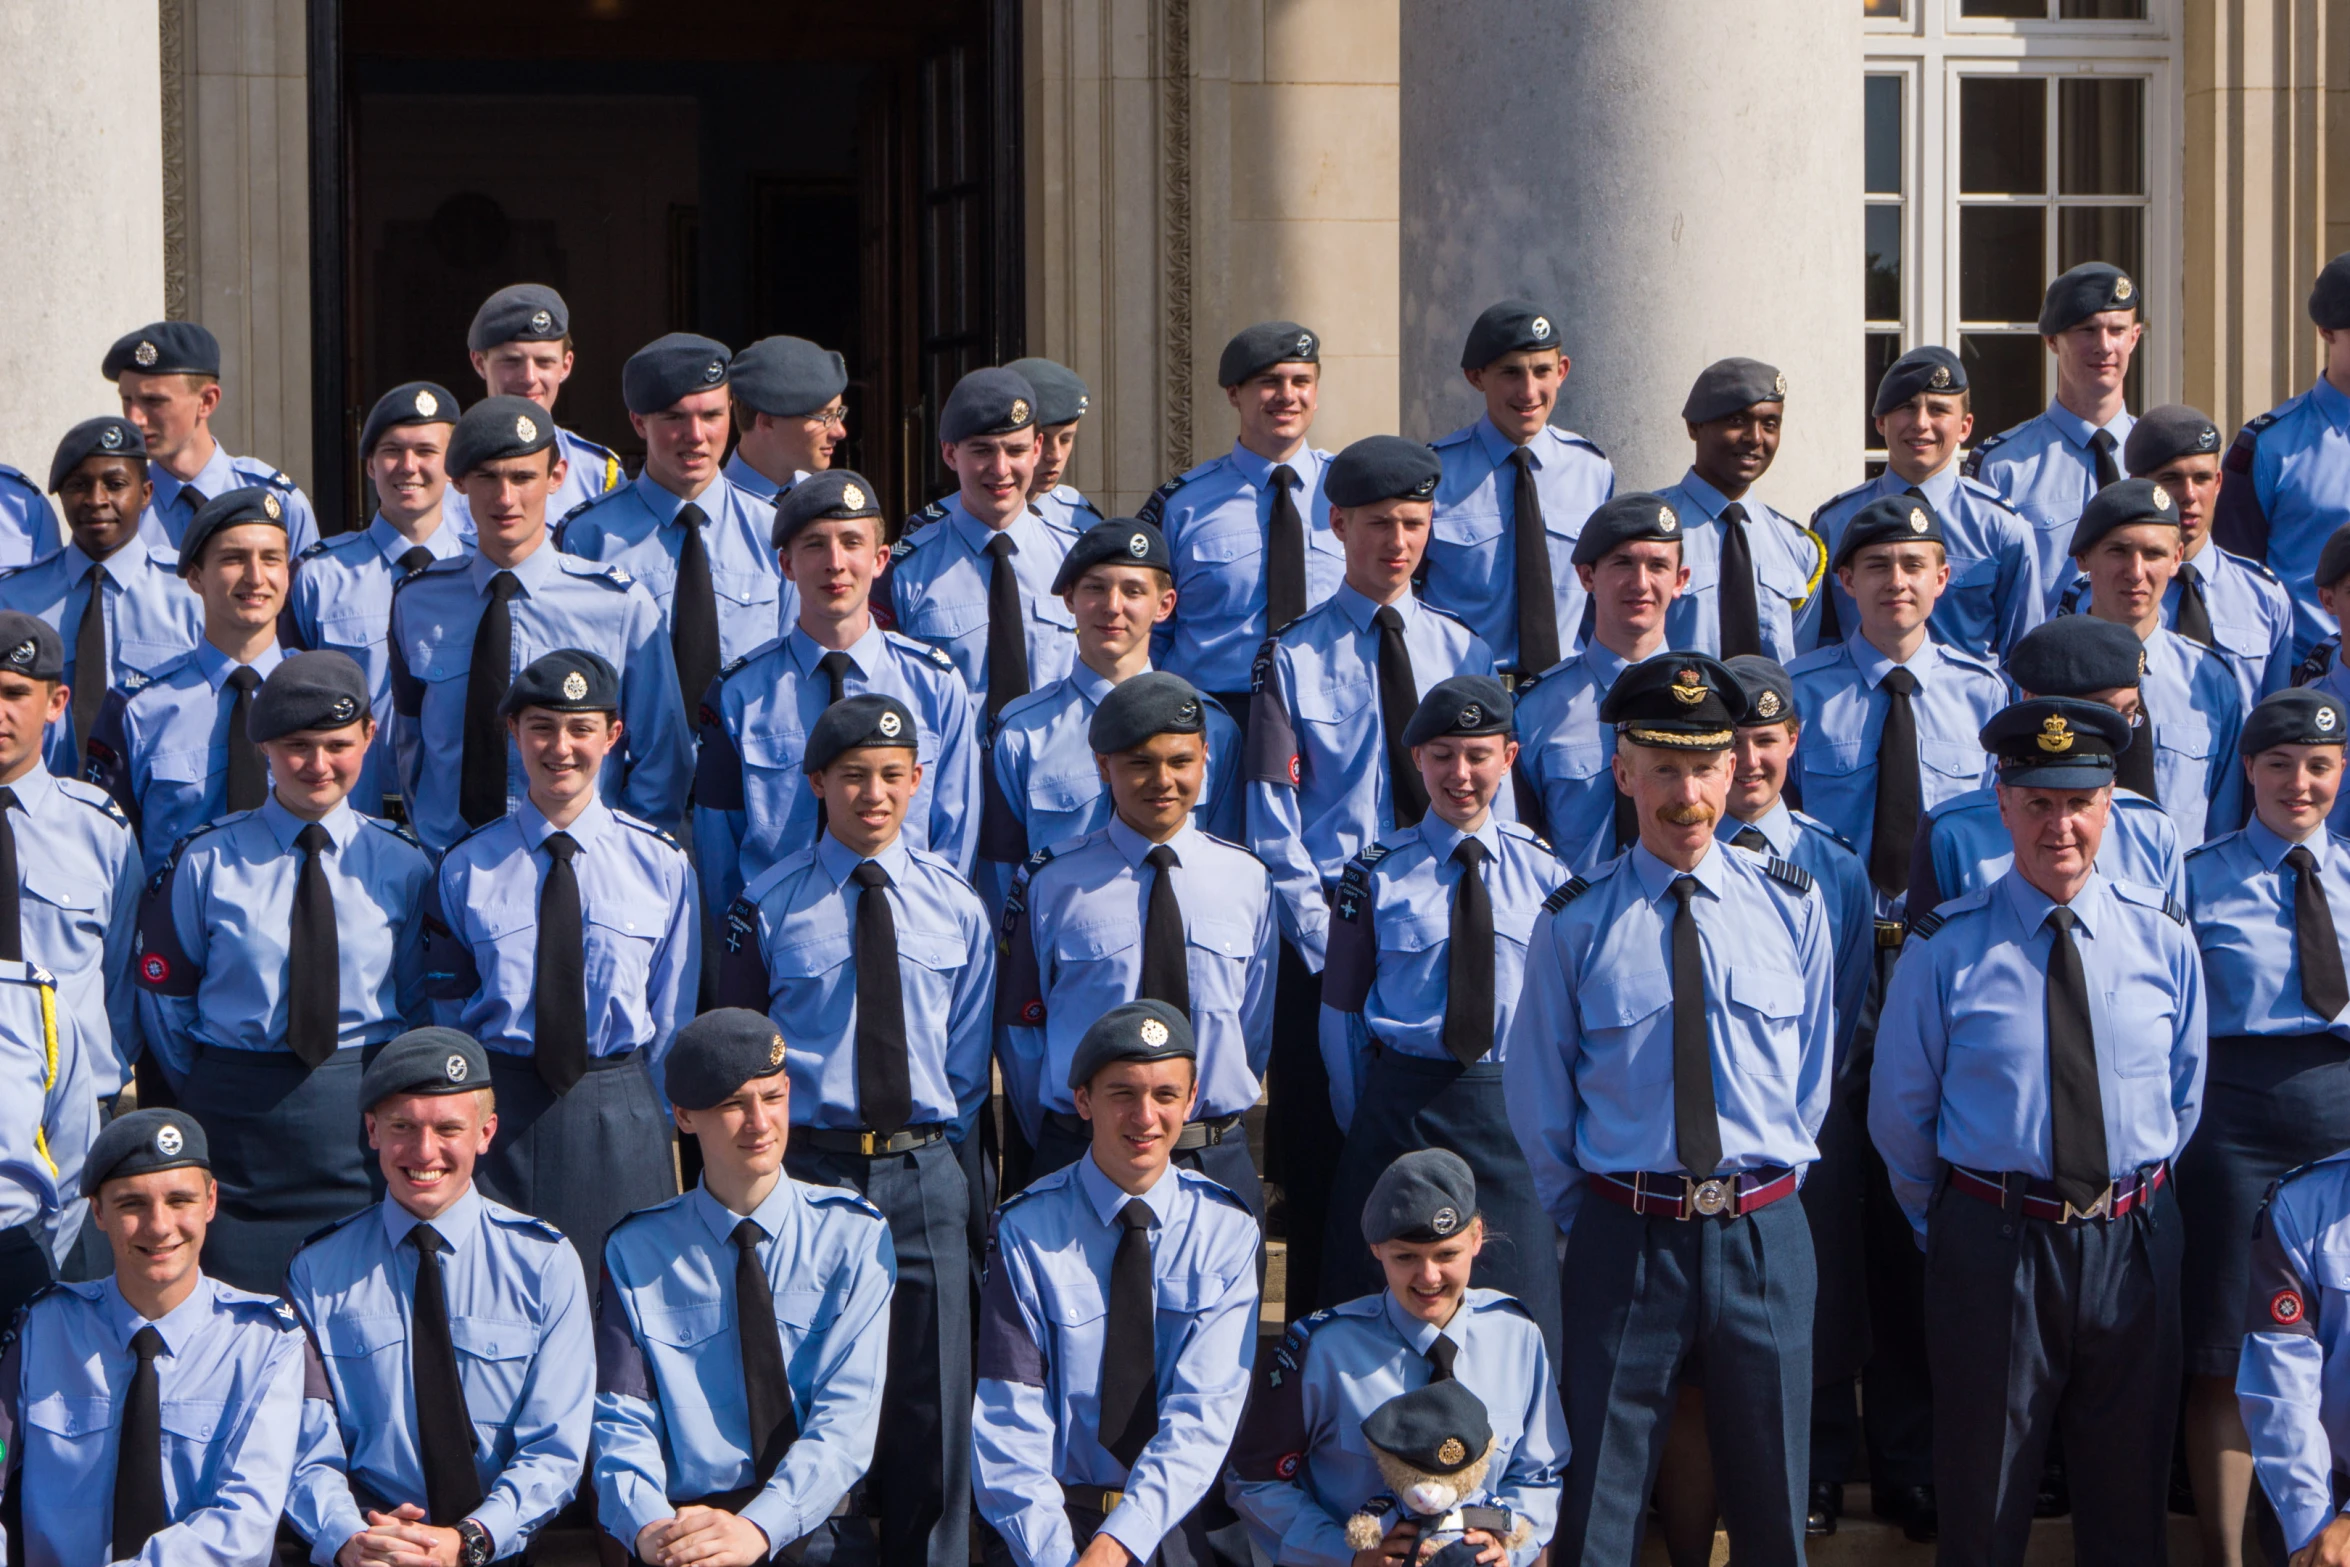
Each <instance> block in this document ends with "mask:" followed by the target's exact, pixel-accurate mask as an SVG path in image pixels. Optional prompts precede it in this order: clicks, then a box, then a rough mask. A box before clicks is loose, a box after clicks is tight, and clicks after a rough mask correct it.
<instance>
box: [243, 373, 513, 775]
mask: <svg viewBox="0 0 2350 1567" xmlns="http://www.w3.org/2000/svg"><path fill="white" fill-rule="evenodd" d="M456 428H457V399H456V398H455V397H453V396H451V395H450V393H449V390H448V388H446V387H443V386H436V385H434V384H433V383H432V382H430V381H410V382H408V383H407V384H406V385H404V386H395V387H393V388H392V389H391V390H390V391H388V392H386V393H384V395H383V396H381V397H379V398H377V399H376V402H375V407H374V408H373V409H371V410H370V411H369V412H368V415H367V424H366V426H365V427H364V428H362V429H361V430H360V432H359V460H360V461H361V462H362V463H364V464H365V465H366V468H367V480H368V483H369V484H371V485H373V486H374V488H375V516H374V518H373V519H372V520H371V521H369V523H368V524H367V526H366V527H364V528H361V529H359V530H357V531H356V532H352V533H338V534H335V535H333V536H332V537H330V538H325V539H321V540H320V541H319V542H318V543H316V544H314V545H312V546H311V547H310V548H309V549H308V550H307V551H305V552H304V553H303V555H302V558H301V560H300V562H299V563H298V565H297V569H296V570H295V572H294V585H293V589H292V591H290V592H289V593H288V594H287V595H286V612H285V616H284V618H283V619H282V620H281V621H280V622H279V625H278V637H279V639H280V640H281V641H283V642H284V643H285V644H286V645H287V646H289V647H297V648H317V649H321V650H325V649H332V650H333V651H335V652H337V653H342V654H346V655H348V656H349V657H350V658H351V659H352V660H353V661H354V662H356V663H357V664H358V665H359V667H360V668H361V669H364V670H365V671H367V690H368V707H369V710H370V711H372V712H373V713H374V714H375V743H374V744H373V745H372V746H370V747H369V748H368V752H367V771H366V772H365V773H363V774H362V775H361V776H360V779H359V786H358V788H357V789H356V790H354V791H353V792H354V793H355V794H357V795H358V797H359V802H360V804H361V805H363V806H365V807H366V808H367V810H368V811H369V812H370V813H371V814H372V813H376V812H381V813H382V814H384V815H386V816H397V817H398V818H399V819H401V820H405V819H406V810H407V806H406V802H405V801H401V800H400V785H399V769H398V767H397V765H396V764H395V762H394V760H393V757H392V728H391V722H392V654H391V645H390V642H389V641H388V640H387V639H388V637H389V635H390V632H391V624H392V590H393V589H394V588H396V587H398V586H399V585H400V583H401V581H402V580H403V579H404V578H407V577H410V576H413V575H415V574H416V573H417V572H419V571H422V570H423V569H424V568H425V567H427V566H429V565H431V564H432V563H433V562H434V561H436V560H452V559H454V558H456V557H457V556H459V555H462V554H464V553H465V551H466V549H467V548H468V544H469V541H468V540H467V539H466V538H465V537H464V536H463V535H462V534H460V532H459V531H458V528H457V526H456V524H455V523H454V522H452V521H449V520H448V519H446V518H444V516H443V515H442V512H443V503H444V502H445V500H446V499H447V497H448V493H449V475H448V472H447V469H446V468H445V467H444V463H445V460H446V459H447V457H448V452H449V437H450V435H451V434H452V433H454V431H455V430H456ZM394 802H398V806H397V810H395V809H394Z"/></svg>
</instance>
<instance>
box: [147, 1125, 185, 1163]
mask: <svg viewBox="0 0 2350 1567" xmlns="http://www.w3.org/2000/svg"><path fill="white" fill-rule="evenodd" d="M187 1145H188V1140H187V1139H186V1138H185V1137H183V1136H181V1135H180V1129H179V1128H178V1127H176V1126H159V1127H157V1128H156V1129H155V1151H156V1152H157V1153H159V1154H161V1155H163V1157H164V1158H166V1159H176V1158H178V1157H179V1151H180V1150H181V1149H182V1148H185V1147H186V1146H187Z"/></svg>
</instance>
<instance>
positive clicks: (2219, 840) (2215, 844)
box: [2156, 806, 2244, 860]
mask: <svg viewBox="0 0 2350 1567" xmlns="http://www.w3.org/2000/svg"><path fill="white" fill-rule="evenodd" d="M2156 809H2157V810H2159V809H2161V807H2160V806H2157V807H2156ZM2243 836H2244V829H2243V828H2241V827H2239V828H2237V829H2236V830H2235V831H2234V832H2223V833H2221V834H2220V835H2219V836H2218V837H2216V838H2206V839H2205V840H2203V842H2201V843H2199V844H2197V845H2195V847H2193V848H2192V849H2189V850H2188V851H2187V852H2186V855H2185V856H2184V857H2185V858H2187V859H2190V860H2191V859H2193V858H2195V856H2197V855H2198V854H2209V853H2210V852H2211V851H2212V850H2214V849H2216V848H2219V847H2220V846H2221V845H2222V844H2226V843H2232V842H2233V841H2235V840H2236V839H2238V838H2241V837H2243Z"/></svg>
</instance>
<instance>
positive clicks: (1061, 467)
mask: <svg viewBox="0 0 2350 1567" xmlns="http://www.w3.org/2000/svg"><path fill="white" fill-rule="evenodd" d="M1004 368H1005V369H1006V370H1009V371H1011V372H1012V373H1013V374H1014V375H1016V376H1019V377H1020V378H1021V379H1023V380H1025V381H1026V382H1027V383H1028V384H1029V385H1030V386H1032V387H1034V388H1035V389H1036V443H1037V450H1036V472H1035V473H1034V474H1032V475H1030V476H1029V480H1028V498H1029V499H1030V500H1031V501H1033V502H1035V504H1036V508H1037V509H1038V510H1039V511H1041V512H1043V513H1044V514H1045V517H1046V519H1047V520H1048V521H1052V522H1057V523H1059V524H1060V525H1061V527H1062V528H1064V529H1065V530H1067V531H1068V532H1070V533H1083V532H1084V531H1085V530H1086V529H1087V528H1089V527H1091V526H1093V525H1094V524H1095V523H1097V522H1099V521H1101V520H1102V509H1101V508H1100V507H1099V506H1096V505H1095V504H1094V503H1093V502H1091V501H1089V500H1087V499H1086V498H1085V493H1084V492H1083V491H1082V490H1080V489H1078V488H1077V486H1076V485H1074V484H1063V483H1062V482H1061V476H1062V475H1063V474H1065V473H1067V472H1068V471H1069V458H1070V456H1071V455H1072V454H1073V453H1075V452H1076V450H1077V421H1078V420H1080V419H1082V418H1084V417H1085V413H1086V410H1087V409H1088V408H1090V407H1092V406H1093V397H1092V394H1091V393H1089V392H1087V391H1086V389H1085V383H1084V382H1083V381H1082V380H1080V379H1079V378H1078V375H1077V372H1076V371H1074V370H1072V369H1070V368H1069V367H1068V366H1067V365H1063V364H1056V363H1054V362H1053V361H1052V360H1050V359H1015V360H1013V361H1012V362H1011V363H1010V364H1008V365H1006V366H1004Z"/></svg>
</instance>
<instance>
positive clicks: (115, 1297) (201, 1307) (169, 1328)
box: [104, 1273, 219, 1359]
mask: <svg viewBox="0 0 2350 1567" xmlns="http://www.w3.org/2000/svg"><path fill="white" fill-rule="evenodd" d="M218 1288H219V1286H218V1285H217V1284H215V1283H214V1282H213V1279H212V1275H211V1274H209V1273H199V1274H197V1275H196V1287H195V1288H194V1289H192V1290H190V1291H188V1298H187V1299H186V1300H183V1301H181V1302H180V1303H179V1304H178V1305H176V1306H174V1307H172V1308H171V1310H169V1311H167V1312H165V1313H164V1314H163V1315H162V1316H160V1317H157V1318H156V1319H155V1320H154V1321H153V1322H149V1321H148V1320H147V1319H146V1318H145V1317H142V1316H140V1315H139V1313H138V1308H136V1307H134V1306H133V1305H132V1304H131V1303H130V1302H129V1301H128V1300H126V1299H124V1298H123V1293H122V1286H121V1285H120V1284H118V1283H116V1282H115V1281H114V1280H113V1279H112V1278H108V1279H107V1281H106V1296H105V1302H104V1304H105V1308H106V1323H107V1326H108V1327H110V1328H112V1329H113V1330H114V1341H115V1343H116V1344H118V1345H120V1346H121V1348H122V1352H123V1353H124V1354H126V1355H127V1354H129V1353H130V1352H131V1336H132V1335H133V1334H135V1333H137V1332H138V1331H139V1329H141V1328H153V1329H154V1330H155V1331H156V1332H157V1333H158V1334H160V1335H162V1338H163V1352H164V1353H165V1354H167V1355H170V1356H172V1357H173V1358H174V1359H177V1358H178V1357H179V1356H180V1355H182V1354H184V1353H186V1351H187V1348H188V1345H189V1343H190V1342H191V1341H192V1340H193V1339H194V1338H195V1336H196V1330H197V1329H198V1328H200V1327H202V1326H203V1325H204V1323H205V1321H206V1319H208V1318H209V1317H210V1316H211V1315H212V1301H213V1295H214V1292H215V1291H216V1290H217V1289H218Z"/></svg>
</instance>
